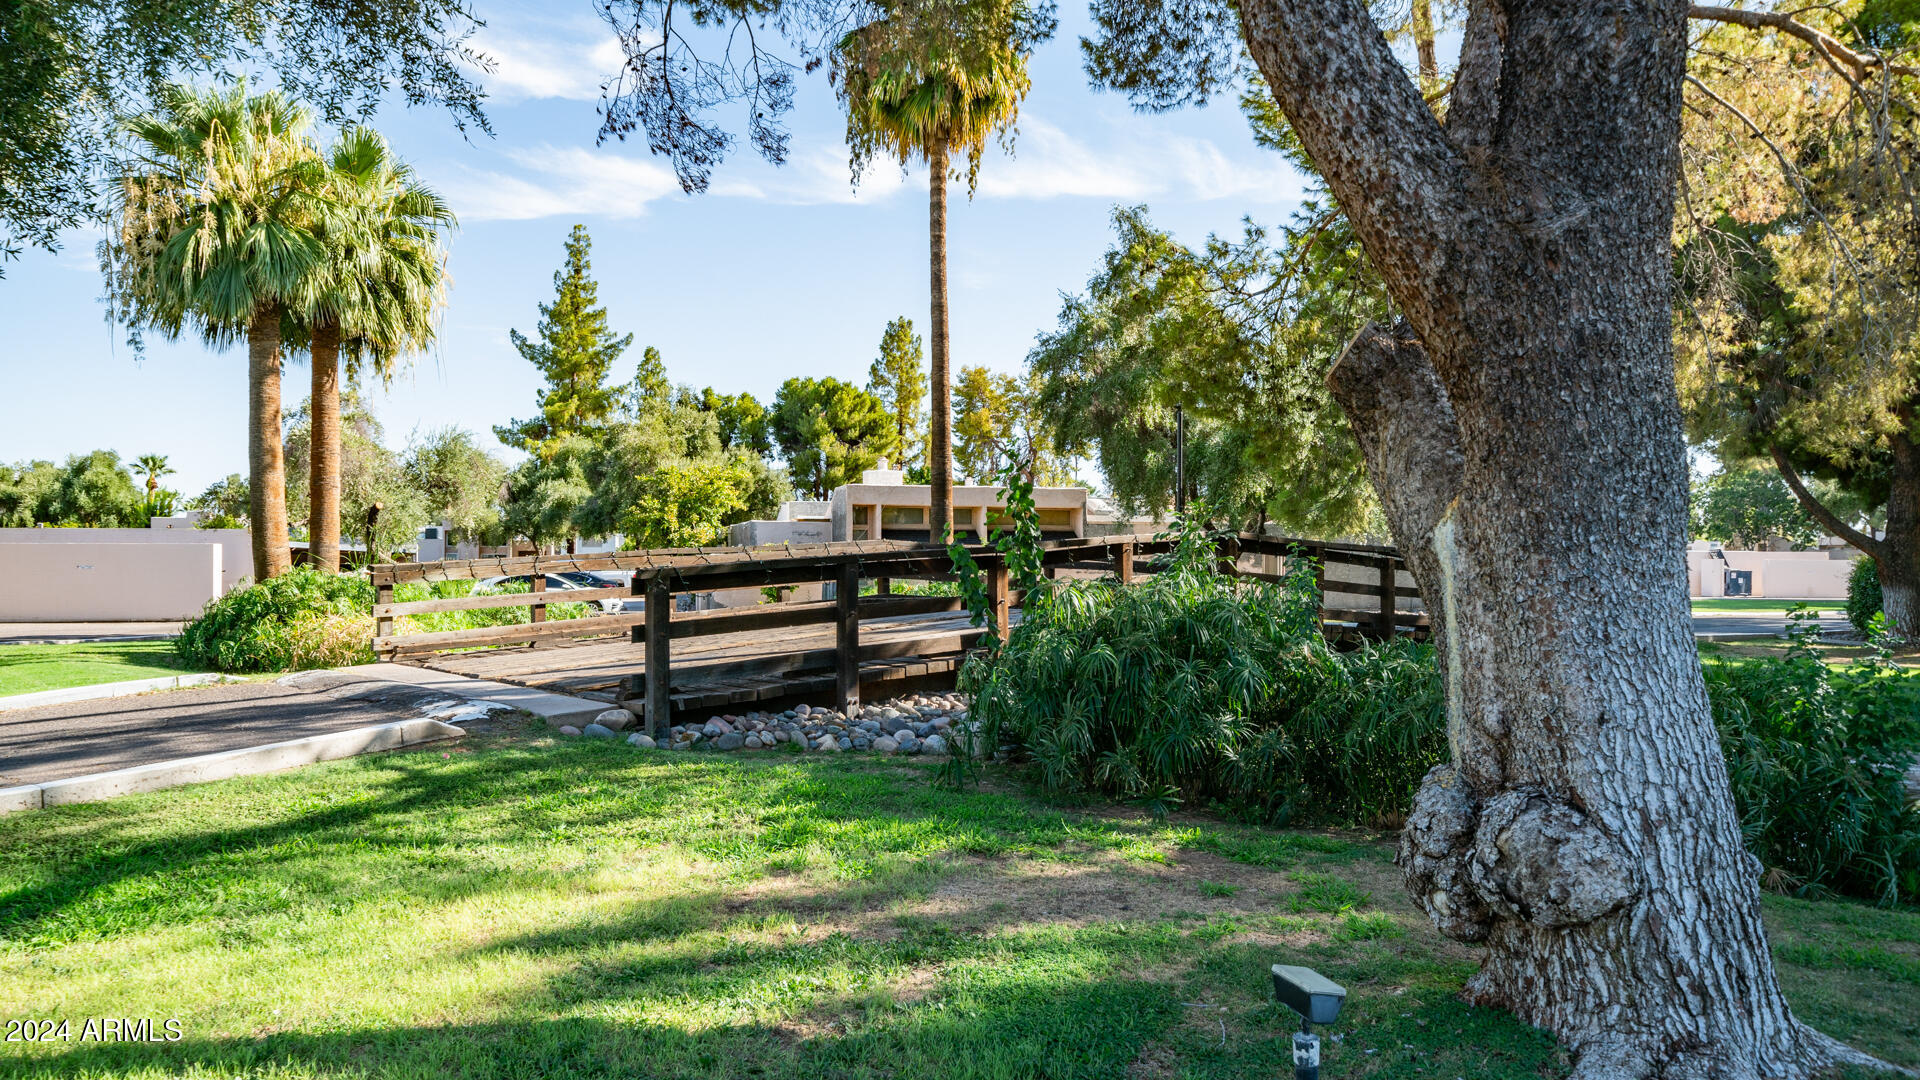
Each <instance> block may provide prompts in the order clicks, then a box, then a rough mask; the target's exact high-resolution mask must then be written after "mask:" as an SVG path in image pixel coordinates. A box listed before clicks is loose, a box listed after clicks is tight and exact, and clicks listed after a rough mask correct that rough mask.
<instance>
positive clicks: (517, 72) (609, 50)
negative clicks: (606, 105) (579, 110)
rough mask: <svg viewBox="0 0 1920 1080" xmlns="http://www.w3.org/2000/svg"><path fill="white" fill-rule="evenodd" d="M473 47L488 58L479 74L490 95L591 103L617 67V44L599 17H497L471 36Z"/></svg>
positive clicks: (512, 99) (510, 99)
mask: <svg viewBox="0 0 1920 1080" xmlns="http://www.w3.org/2000/svg"><path fill="white" fill-rule="evenodd" d="M473 45H474V48H476V49H477V50H479V51H480V52H483V53H485V54H487V55H488V56H490V57H492V58H493V60H494V63H495V67H494V70H493V71H492V72H491V73H488V74H483V75H481V76H480V81H481V83H482V84H483V85H484V86H485V87H486V88H487V93H488V95H489V96H490V97H492V98H494V99H495V100H498V101H503V102H508V103H511V102H515V101H523V100H527V99H529V98H534V99H538V98H560V99H564V100H571V101H593V100H596V99H598V98H599V97H600V84H601V83H602V82H604V81H606V80H607V79H609V78H611V77H612V76H613V75H614V74H615V73H616V72H618V71H619V70H620V62H621V60H622V59H623V57H622V54H621V51H620V43H619V41H617V40H616V39H615V38H614V37H613V35H612V34H611V33H609V32H607V28H606V26H605V25H604V24H602V23H601V22H600V21H599V20H597V19H596V20H593V21H592V22H590V23H589V22H586V21H583V20H569V21H564V22H560V21H550V20H519V19H515V20H511V21H508V20H501V19H498V18H496V19H495V20H494V21H493V22H492V23H490V24H489V25H488V26H487V28H486V29H485V30H482V31H480V32H479V33H477V34H475V35H474V39H473Z"/></svg>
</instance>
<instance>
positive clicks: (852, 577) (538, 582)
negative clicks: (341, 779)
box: [369, 535, 1427, 737]
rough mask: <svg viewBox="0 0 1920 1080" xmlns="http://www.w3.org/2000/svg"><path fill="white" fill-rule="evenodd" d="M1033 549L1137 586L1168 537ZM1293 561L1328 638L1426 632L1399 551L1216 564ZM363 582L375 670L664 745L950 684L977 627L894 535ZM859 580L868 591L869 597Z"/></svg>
mask: <svg viewBox="0 0 1920 1080" xmlns="http://www.w3.org/2000/svg"><path fill="white" fill-rule="evenodd" d="M1042 547H1043V549H1044V550H1043V556H1042V558H1043V562H1044V565H1045V567H1046V572H1047V573H1048V575H1049V576H1068V577H1070V576H1082V577H1085V576H1095V575H1107V574H1111V575H1113V576H1114V577H1117V578H1118V579H1119V580H1121V581H1127V582H1130V581H1132V580H1134V577H1135V575H1136V574H1144V573H1151V572H1153V569H1154V561H1153V557H1154V556H1157V555H1161V554H1164V553H1165V552H1167V551H1168V550H1170V549H1171V547H1172V542H1171V541H1169V540H1164V539H1156V538H1153V537H1149V536H1142V535H1126V536H1103V537H1087V538H1074V539H1064V540H1051V541H1046V542H1045V543H1044V544H1043V545H1042ZM968 552H969V554H970V555H971V556H972V557H973V559H974V560H975V561H976V562H977V563H978V564H979V565H980V567H981V569H982V570H983V571H984V573H985V576H986V582H987V587H988V594H989V597H990V600H991V603H992V604H993V606H994V607H995V609H996V610H997V612H998V616H999V617H998V618H997V620H996V622H997V624H998V625H999V626H1000V627H1001V628H1002V629H1003V632H1004V629H1005V628H1007V627H1009V626H1011V625H1012V623H1013V622H1016V621H1018V607H1019V601H1020V597H1019V596H1018V595H1017V594H1016V592H1015V591H1014V590H1012V589H1011V588H1010V587H1009V585H1008V576H1007V569H1006V567H1005V565H1004V563H1003V561H1002V559H1001V557H1000V554H999V553H998V552H997V551H995V550H993V549H992V548H989V547H970V548H969V549H968ZM1298 555H1304V556H1307V557H1311V558H1313V559H1315V560H1316V561H1317V564H1318V567H1319V570H1318V575H1319V580H1320V584H1321V592H1322V598H1323V599H1322V602H1323V604H1324V605H1326V606H1324V607H1323V608H1322V612H1321V616H1322V620H1323V626H1324V628H1325V630H1326V632H1327V634H1328V635H1329V636H1331V637H1334V638H1336V639H1351V638H1359V637H1374V638H1380V637H1389V636H1392V635H1394V634H1415V635H1420V634H1424V633H1425V632H1426V626H1427V619H1426V616H1425V615H1424V614H1421V613H1420V612H1419V611H1415V610H1408V608H1409V607H1412V606H1415V605H1417V602H1418V597H1419V592H1418V591H1417V590H1416V589H1415V588H1414V587H1413V585H1412V579H1411V576H1410V575H1409V574H1408V573H1407V571H1406V568H1405V566H1404V564H1403V563H1402V561H1401V559H1400V557H1399V555H1398V553H1397V552H1395V551H1394V549H1392V548H1386V547H1376V546H1370V545H1362V544H1332V543H1325V542H1320V541H1310V540H1290V539H1284V538H1274V537H1256V536H1251V535H1242V536H1240V537H1238V538H1237V539H1234V538H1230V539H1228V540H1226V541H1224V542H1223V543H1222V545H1221V562H1220V565H1221V569H1222V570H1223V571H1225V572H1228V573H1232V574H1235V575H1237V576H1240V577H1247V578H1255V579H1261V580H1269V581H1274V580H1279V577H1280V574H1281V570H1282V561H1283V560H1285V559H1287V558H1290V557H1296V556H1298ZM570 571H601V572H606V571H618V572H621V573H624V574H627V575H630V576H629V582H630V583H629V584H624V585H617V586H609V587H604V588H587V589H574V590H569V591H567V592H564V593H553V592H547V591H545V586H546V575H547V574H554V573H564V572H570ZM369 573H370V575H371V577H372V579H373V587H374V607H373V616H374V619H375V631H374V634H375V636H374V640H373V647H374V651H375V652H376V653H377V654H378V655H379V656H380V657H381V658H382V659H384V660H391V661H398V662H401V663H410V664H417V665H421V666H424V667H431V668H436V669H439V670H442V671H448V672H453V673H457V674H461V675H469V676H474V677H477V678H483V679H493V680H497V681H501V682H508V683H515V684H519V685H524V686H530V687H536V688H539V689H543V690H549V691H553V692H556V693H566V694H575V695H583V696H589V697H597V698H601V699H604V700H607V701H615V702H619V703H621V704H623V705H625V706H626V707H628V708H630V709H632V710H633V711H634V712H635V713H637V714H642V715H645V716H646V718H647V726H648V727H649V728H650V729H652V730H653V732H654V733H655V735H656V737H659V736H661V735H663V734H664V733H665V730H666V727H667V725H668V724H669V723H671V719H670V717H671V716H672V715H673V714H674V713H676V712H680V711H683V710H714V709H726V708H729V707H731V706H743V707H744V708H746V709H759V708H766V707H768V706H769V705H771V704H773V703H775V702H779V701H781V700H783V699H795V700H809V699H811V700H813V701H821V700H827V701H831V702H833V703H834V704H835V705H836V707H840V708H845V707H846V706H848V705H853V704H858V703H859V701H860V700H861V697H862V696H863V694H866V695H867V696H868V697H870V698H877V697H880V696H892V695H893V694H895V693H898V692H907V691H912V690H917V689H924V688H927V687H929V685H934V686H939V685H945V686H951V685H952V680H953V678H954V676H955V674H956V673H957V671H958V669H959V665H960V663H961V661H962V659H963V658H964V656H965V654H966V652H967V650H968V649H969V648H971V647H973V645H974V644H975V643H976V642H978V641H979V639H980V637H981V635H982V634H984V633H986V630H985V629H984V628H982V627H976V626H974V625H972V622H971V619H970V616H969V615H968V613H967V612H966V610H965V609H964V608H963V607H962V605H961V603H960V600H959V599H958V598H957V597H951V596H922V595H899V594H896V593H894V591H893V585H894V583H896V582H902V583H904V582H907V581H951V580H954V571H953V560H952V558H951V557H950V556H949V555H948V553H947V550H946V549H945V548H943V547H940V546H939V545H931V544H914V543H907V542H903V541H887V540H879V541H866V540H863V541H853V542H850V543H835V544H810V545H803V546H781V547H765V548H675V549H665V550H653V551H618V552H608V553H604V554H591V555H535V556H524V557H519V558H489V559H474V560H463V561H450V562H430V563H389V564H385V565H380V566H375V567H372V568H371V569H370V571H369ZM502 575H505V576H526V577H529V578H530V579H531V585H532V591H530V592H524V593H504V594H498V595H479V596H463V597H451V598H444V599H432V600H416V601H411V602H402V603H395V602H394V600H393V591H394V586H395V585H398V584H400V583H403V582H434V581H455V580H463V579H464V580H471V579H478V578H487V577H495V576H502ZM866 581H871V582H873V583H874V585H875V591H874V593H872V594H870V595H867V596H861V595H860V590H861V585H862V582H866ZM826 585H831V586H832V592H833V596H832V598H831V599H824V600H821V599H788V596H789V594H790V593H791V592H793V591H795V590H798V591H801V592H804V593H814V594H818V595H824V594H825V593H826V591H827V590H826V589H825V588H824V587H822V586H826ZM808 586H815V588H812V589H809V588H808ZM688 594H694V595H706V596H709V597H715V598H720V599H726V598H731V599H733V600H735V601H737V602H740V604H739V606H723V607H717V608H712V609H709V610H687V611H680V610H676V607H677V605H678V604H680V603H682V602H684V601H680V600H678V599H677V598H680V597H685V596H687V595H688ZM614 597H624V598H637V599H639V600H641V601H642V602H643V603H644V611H641V612H623V613H620V614H607V615H595V616H587V617H583V618H577V619H553V620H549V619H547V618H546V614H547V610H546V609H547V605H549V604H552V603H560V602H571V601H597V600H602V599H611V598H614ZM776 598H777V599H776ZM1409 601H1411V603H1409ZM507 607H527V608H530V609H531V613H530V616H531V621H529V622H525V623H515V624H510V625H505V626H488V627H479V628H476V629H470V630H450V631H441V632H435V633H414V634H395V633H394V620H395V619H397V618H400V617H403V616H407V615H418V614H426V613H430V612H442V611H460V610H472V609H484V608H507Z"/></svg>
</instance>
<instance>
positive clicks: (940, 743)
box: [921, 735, 947, 754]
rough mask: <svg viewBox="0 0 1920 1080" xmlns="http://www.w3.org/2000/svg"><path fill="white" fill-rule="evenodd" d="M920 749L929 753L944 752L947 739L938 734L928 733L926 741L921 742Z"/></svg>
mask: <svg viewBox="0 0 1920 1080" xmlns="http://www.w3.org/2000/svg"><path fill="white" fill-rule="evenodd" d="M921 749H922V750H923V751H924V752H926V753H929V754H944V753H946V752H947V740H945V739H943V738H941V737H940V736H938V735H929V736H927V741H926V742H925V743H923V744H921Z"/></svg>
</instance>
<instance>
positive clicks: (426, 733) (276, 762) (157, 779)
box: [0, 720, 466, 814]
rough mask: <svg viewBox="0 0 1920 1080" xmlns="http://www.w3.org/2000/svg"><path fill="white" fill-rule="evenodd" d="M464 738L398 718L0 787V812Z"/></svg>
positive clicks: (433, 724) (446, 727)
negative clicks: (122, 767)
mask: <svg viewBox="0 0 1920 1080" xmlns="http://www.w3.org/2000/svg"><path fill="white" fill-rule="evenodd" d="M465 734H466V732H465V731H463V730H462V729H460V728H457V727H454V726H453V725H452V724H443V723H441V722H440V721H438V720H401V721H399V722H397V723H392V724H380V725H377V726H375V727H363V728H353V729H351V730H348V731H332V732H328V733H327V734H325V735H309V736H307V737H306V738H304V739H289V740H287V741H286V742H277V743H268V744H266V745H265V746H248V747H243V748H241V749H239V750H223V751H221V752H219V753H217V754H202V755H200V756H199V757H190V758H179V759H177V760H174V761H157V762H154V763H153V764H151V765H136V766H134V767H133V768H131V769H116V770H114V771H113V772H104V773H95V774H93V775H92V776H75V777H70V778H68V779H65V780H49V781H47V782H46V783H43V784H27V785H24V786H21V787H10V788H0V814H6V813H12V812H13V811H16V810H38V809H41V808H42V807H47V806H65V805H68V804H70V803H85V802H100V801H102V800H105V799H111V798H113V797H114V796H116V795H132V794H135V793H136V792H142V791H160V790H162V789H165V788H172V787H183V786H185V785H187V784H205V783H209V782H211V781H214V780H227V779H230V778H232V777H235V776H257V775H259V774H261V773H270V772H280V771H282V770H285V769H294V768H298V767H300V766H302V765H312V764H314V763H315V762H320V761H333V760H335V759H337V758H345V757H355V756H357V755H360V754H377V753H379V752H381V751H383V750H398V749H400V748H402V747H407V746H418V745H420V744H422V743H430V742H438V741H440V740H442V739H458V738H460V737H461V736H463V735H465Z"/></svg>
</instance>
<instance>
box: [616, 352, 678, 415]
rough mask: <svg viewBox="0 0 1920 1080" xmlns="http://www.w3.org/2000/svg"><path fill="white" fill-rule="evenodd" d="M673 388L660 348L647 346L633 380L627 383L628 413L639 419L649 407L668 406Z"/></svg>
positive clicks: (641, 355) (635, 369)
mask: <svg viewBox="0 0 1920 1080" xmlns="http://www.w3.org/2000/svg"><path fill="white" fill-rule="evenodd" d="M672 390H673V384H671V383H669V382H668V381H667V363H666V361H665V360H662V359H661V358H660V350H659V349H656V348H654V347H653V346H651V345H649V346H647V347H646V348H645V349H644V350H642V351H641V353H640V363H639V364H638V365H637V366H636V367H635V368H634V372H633V381H632V382H631V383H628V384H627V414H628V415H629V416H632V417H634V418H636V419H637V418H639V417H640V416H643V415H645V414H646V412H647V411H648V410H649V409H660V408H664V407H666V406H667V405H668V404H669V398H668V395H669V394H670V393H671V392H672Z"/></svg>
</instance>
